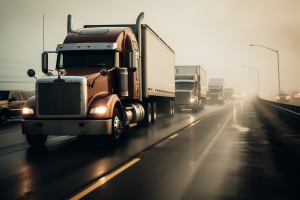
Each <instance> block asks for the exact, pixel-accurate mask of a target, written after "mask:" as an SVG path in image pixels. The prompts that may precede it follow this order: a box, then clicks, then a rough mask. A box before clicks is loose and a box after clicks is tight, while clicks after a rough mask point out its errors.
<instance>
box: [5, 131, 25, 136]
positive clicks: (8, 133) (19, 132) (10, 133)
mask: <svg viewBox="0 0 300 200" xmlns="http://www.w3.org/2000/svg"><path fill="white" fill-rule="evenodd" d="M16 133H21V132H14V133H7V134H2V135H0V136H5V135H12V134H16Z"/></svg>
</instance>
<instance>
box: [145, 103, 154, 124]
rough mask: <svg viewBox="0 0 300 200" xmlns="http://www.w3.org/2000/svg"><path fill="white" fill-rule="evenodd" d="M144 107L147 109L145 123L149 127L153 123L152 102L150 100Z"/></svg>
mask: <svg viewBox="0 0 300 200" xmlns="http://www.w3.org/2000/svg"><path fill="white" fill-rule="evenodd" d="M144 109H145V119H144V120H145V121H144V124H145V126H146V127H149V126H150V125H151V123H152V109H151V104H150V103H149V102H147V103H145V104H144Z"/></svg>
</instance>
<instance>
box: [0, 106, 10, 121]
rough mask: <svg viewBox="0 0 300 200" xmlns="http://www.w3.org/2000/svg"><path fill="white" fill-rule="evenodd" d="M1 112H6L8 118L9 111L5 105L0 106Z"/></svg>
mask: <svg viewBox="0 0 300 200" xmlns="http://www.w3.org/2000/svg"><path fill="white" fill-rule="evenodd" d="M2 111H4V112H7V114H8V118H9V117H10V110H9V108H8V106H7V105H2V107H1V106H0V113H1V112H2Z"/></svg>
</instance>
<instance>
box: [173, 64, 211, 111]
mask: <svg viewBox="0 0 300 200" xmlns="http://www.w3.org/2000/svg"><path fill="white" fill-rule="evenodd" d="M175 73H176V75H175V110H176V111H179V112H180V111H181V109H192V111H193V112H198V111H199V110H200V109H203V108H204V106H205V104H206V92H207V88H206V85H207V78H206V71H205V70H204V69H203V68H202V67H201V66H199V65H184V66H175Z"/></svg>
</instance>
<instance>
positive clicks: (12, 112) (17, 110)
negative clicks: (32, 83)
mask: <svg viewBox="0 0 300 200" xmlns="http://www.w3.org/2000/svg"><path fill="white" fill-rule="evenodd" d="M27 100H28V97H27V95H26V94H25V93H24V92H23V91H9V90H1V91H0V126H1V125H2V126H3V125H5V124H7V120H8V119H16V118H22V110H23V106H24V105H25V103H26V101H27Z"/></svg>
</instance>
